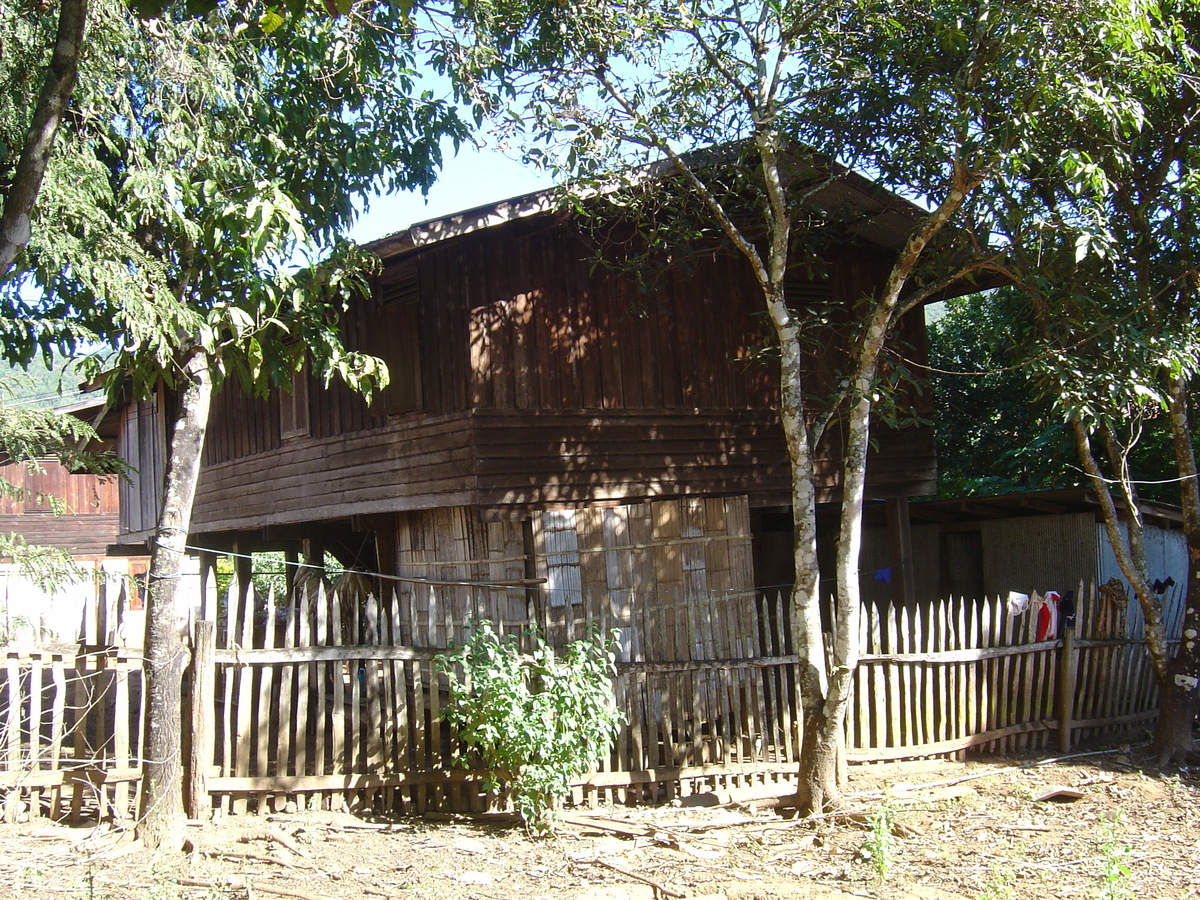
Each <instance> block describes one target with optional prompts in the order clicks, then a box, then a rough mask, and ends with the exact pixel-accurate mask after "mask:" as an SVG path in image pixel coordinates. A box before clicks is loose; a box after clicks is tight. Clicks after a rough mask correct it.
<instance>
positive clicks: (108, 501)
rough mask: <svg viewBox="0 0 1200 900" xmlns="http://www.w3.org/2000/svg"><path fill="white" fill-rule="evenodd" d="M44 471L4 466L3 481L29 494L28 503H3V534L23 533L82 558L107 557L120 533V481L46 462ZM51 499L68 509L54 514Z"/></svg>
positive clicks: (0, 512) (14, 500)
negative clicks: (47, 497)
mask: <svg viewBox="0 0 1200 900" xmlns="http://www.w3.org/2000/svg"><path fill="white" fill-rule="evenodd" d="M38 466H39V468H40V469H41V471H34V470H32V469H31V468H30V467H28V466H26V465H19V464H9V465H6V466H0V478H3V479H5V480H6V481H8V482H9V483H10V484H12V485H13V486H14V487H16V488H18V489H20V490H22V491H26V492H28V493H27V495H26V497H25V499H20V498H3V499H0V534H19V535H21V536H22V537H23V538H25V540H26V542H28V543H30V544H38V545H41V546H44V547H58V548H60V549H63V550H67V551H69V552H70V553H71V554H72V555H73V556H75V557H77V558H79V559H89V558H96V557H102V556H104V553H105V550H106V549H107V547H108V545H109V544H111V543H113V542H115V541H116V539H117V533H118V523H117V509H118V492H119V488H118V486H117V478H116V476H107V477H101V476H98V475H88V474H72V473H71V472H68V471H67V470H66V469H65V468H63V467H62V466H61V465H60V464H59V463H57V462H54V461H51V460H42V461H41V462H39V464H38ZM41 495H49V496H52V497H55V498H57V499H58V500H60V501H61V502H62V503H64V504H65V506H66V509H65V511H64V513H63V515H59V516H56V515H54V510H53V507H52V506H51V504H50V502H49V501H48V500H46V499H45V498H44V496H42V497H41V499H40V500H39V497H40V496H41Z"/></svg>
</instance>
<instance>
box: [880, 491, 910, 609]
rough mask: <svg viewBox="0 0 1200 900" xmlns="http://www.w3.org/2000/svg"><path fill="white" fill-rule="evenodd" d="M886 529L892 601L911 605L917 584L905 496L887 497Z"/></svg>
mask: <svg viewBox="0 0 1200 900" xmlns="http://www.w3.org/2000/svg"><path fill="white" fill-rule="evenodd" d="M887 530H888V563H889V564H890V565H891V568H892V602H893V603H895V604H897V605H898V606H899V605H905V606H907V605H911V604H912V603H914V602H915V601H916V597H917V586H916V573H915V572H914V571H913V556H912V530H911V528H910V527H909V519H908V498H907V497H889V498H888V499H887Z"/></svg>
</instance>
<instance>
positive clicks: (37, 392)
mask: <svg viewBox="0 0 1200 900" xmlns="http://www.w3.org/2000/svg"><path fill="white" fill-rule="evenodd" d="M74 369H75V365H74V361H73V360H65V359H64V360H59V359H56V360H55V366H54V367H53V368H47V367H46V366H45V365H44V364H43V363H42V362H41V361H40V360H38V361H36V362H34V363H31V364H30V366H29V369H28V370H23V369H21V368H20V367H17V366H14V367H13V368H11V369H9V370H8V371H7V372H6V373H4V374H2V375H0V403H3V404H4V405H6V406H25V407H54V406H63V405H64V404H67V403H71V402H72V401H74V400H78V399H79V398H80V397H82V396H83V391H81V390H79V381H80V378H79V376H78V375H77V374H76V373H75V370H74Z"/></svg>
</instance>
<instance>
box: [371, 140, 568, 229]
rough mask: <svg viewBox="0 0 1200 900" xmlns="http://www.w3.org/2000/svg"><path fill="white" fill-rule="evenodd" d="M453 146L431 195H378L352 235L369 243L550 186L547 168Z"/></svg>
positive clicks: (489, 151) (488, 151)
mask: <svg viewBox="0 0 1200 900" xmlns="http://www.w3.org/2000/svg"><path fill="white" fill-rule="evenodd" d="M452 152H453V148H452V147H449V146H447V147H446V153H447V158H446V162H445V165H444V166H443V168H442V171H441V174H440V175H439V176H438V180H437V183H436V184H435V185H434V186H433V187H432V188H431V189H430V191H429V196H428V198H423V197H422V196H421V195H420V194H419V193H399V194H392V195H390V196H377V197H373V198H371V199H370V201H369V208H368V210H367V213H366V214H365V215H363V216H362V217H361V218H360V219H359V220H358V222H357V223H356V224H355V226H354V227H353V228H352V229H350V232H349V236H350V237H351V238H353V239H354V240H356V241H358V242H360V243H364V242H366V241H373V240H375V239H377V238H381V237H383V236H385V235H388V234H391V233H392V232H395V231H401V230H403V229H405V228H408V227H409V226H410V225H412V224H414V223H416V222H424V221H426V220H428V219H435V218H439V217H441V216H445V215H449V214H450V213H455V212H460V211H461V210H464V209H471V208H473V207H476V206H483V205H484V204H488V203H494V202H496V201H497V200H505V199H507V198H509V197H515V196H517V195H518V194H524V193H528V192H529V191H536V190H540V189H541V188H545V187H550V185H551V181H550V179H549V178H548V177H547V176H546V175H545V174H544V173H541V172H538V171H537V170H535V169H532V168H530V167H528V166H525V165H523V164H522V163H520V162H518V161H516V160H514V159H511V158H509V157H507V156H505V155H504V154H503V153H501V152H499V151H498V150H495V149H491V148H483V149H477V148H475V147H474V146H473V145H470V144H465V145H463V147H462V148H461V149H460V150H459V152H458V154H457V155H456V156H450V155H449V154H450V153H452Z"/></svg>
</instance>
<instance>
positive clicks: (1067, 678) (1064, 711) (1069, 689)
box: [1058, 595, 1082, 753]
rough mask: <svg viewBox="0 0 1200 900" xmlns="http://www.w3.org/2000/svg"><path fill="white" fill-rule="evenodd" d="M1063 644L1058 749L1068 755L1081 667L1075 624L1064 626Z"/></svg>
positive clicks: (1059, 688)
mask: <svg viewBox="0 0 1200 900" xmlns="http://www.w3.org/2000/svg"><path fill="white" fill-rule="evenodd" d="M1081 596H1082V595H1081ZM1062 642H1063V645H1062V659H1060V660H1059V665H1058V749H1059V752H1060V753H1068V752H1070V750H1071V730H1072V728H1073V726H1074V721H1073V720H1074V717H1075V676H1076V672H1077V669H1078V666H1079V656H1078V652H1077V651H1076V649H1075V624H1074V623H1071V624H1070V625H1066V624H1064V626H1063V630H1062Z"/></svg>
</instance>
